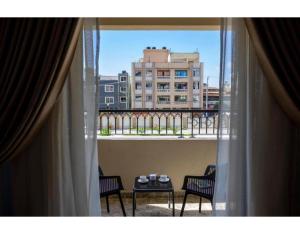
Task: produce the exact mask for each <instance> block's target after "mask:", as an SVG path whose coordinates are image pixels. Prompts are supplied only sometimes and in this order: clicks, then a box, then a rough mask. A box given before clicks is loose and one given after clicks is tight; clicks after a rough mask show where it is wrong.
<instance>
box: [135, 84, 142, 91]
mask: <svg viewBox="0 0 300 234" xmlns="http://www.w3.org/2000/svg"><path fill="white" fill-rule="evenodd" d="M135 89H137V90H141V89H142V83H141V82H135Z"/></svg>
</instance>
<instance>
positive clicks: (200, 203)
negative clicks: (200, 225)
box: [199, 197, 202, 213]
mask: <svg viewBox="0 0 300 234" xmlns="http://www.w3.org/2000/svg"><path fill="white" fill-rule="evenodd" d="M201 205H202V197H200V202H199V213H201Z"/></svg>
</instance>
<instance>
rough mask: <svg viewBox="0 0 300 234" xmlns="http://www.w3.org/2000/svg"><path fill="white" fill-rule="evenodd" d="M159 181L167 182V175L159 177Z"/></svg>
mask: <svg viewBox="0 0 300 234" xmlns="http://www.w3.org/2000/svg"><path fill="white" fill-rule="evenodd" d="M160 179H161V180H167V179H168V176H167V175H160Z"/></svg>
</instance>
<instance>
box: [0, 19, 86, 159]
mask: <svg viewBox="0 0 300 234" xmlns="http://www.w3.org/2000/svg"><path fill="white" fill-rule="evenodd" d="M80 29H81V20H80V19H76V18H65V19H64V18H60V19H55V18H51V19H47V18H43V19H36V18H33V19H29V18H27V19H22V18H14V19H12V18H7V19H5V18H3V19H1V20H0V34H1V35H2V36H1V38H0V93H1V94H2V96H1V97H2V98H1V102H0V111H1V113H2V114H1V117H0V129H1V139H0V164H1V163H3V162H5V161H7V160H8V159H11V158H12V157H14V156H15V155H17V154H18V153H20V152H21V151H22V150H23V149H24V148H25V147H26V145H28V143H30V141H31V140H32V138H33V136H34V134H36V133H37V131H38V129H39V128H40V127H41V124H42V123H43V121H44V120H45V119H46V117H47V115H48V114H49V112H50V110H51V108H52V107H53V105H54V103H55V101H56V99H57V97H58V95H59V93H60V91H61V89H62V86H63V84H64V81H65V78H66V75H67V72H68V70H69V67H70V65H71V62H72V57H73V54H74V51H75V48H76V43H77V40H78V36H79V32H80Z"/></svg>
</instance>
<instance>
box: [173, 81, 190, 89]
mask: <svg viewBox="0 0 300 234" xmlns="http://www.w3.org/2000/svg"><path fill="white" fill-rule="evenodd" d="M174 86H175V89H176V90H187V89H188V83H186V82H185V83H175V85H174Z"/></svg>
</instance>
